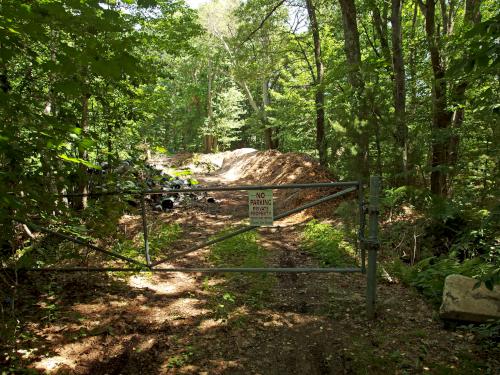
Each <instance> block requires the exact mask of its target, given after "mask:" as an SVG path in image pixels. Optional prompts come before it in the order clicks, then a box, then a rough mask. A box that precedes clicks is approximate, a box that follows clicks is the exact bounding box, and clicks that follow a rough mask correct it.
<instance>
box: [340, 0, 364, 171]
mask: <svg viewBox="0 0 500 375" xmlns="http://www.w3.org/2000/svg"><path fill="white" fill-rule="evenodd" d="M339 3H340V8H341V11H342V24H343V29H344V50H345V54H346V60H347V69H348V70H347V80H348V82H349V84H350V85H351V87H352V89H353V92H354V95H353V101H354V106H353V107H354V108H355V117H356V118H355V119H354V121H353V123H352V124H351V129H350V131H351V132H352V133H353V135H354V136H355V137H356V139H357V146H358V152H357V169H358V171H357V174H358V175H359V177H360V178H362V179H364V180H366V179H367V178H368V176H369V175H370V168H369V164H368V144H369V136H368V134H367V131H366V127H365V124H364V122H366V119H367V114H366V103H365V99H364V81H363V79H362V77H361V50H360V46H359V32H358V26H357V22H356V5H355V3H354V0H339ZM356 128H357V129H356Z"/></svg>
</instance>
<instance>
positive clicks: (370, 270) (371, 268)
mask: <svg viewBox="0 0 500 375" xmlns="http://www.w3.org/2000/svg"><path fill="white" fill-rule="evenodd" d="M339 187H344V188H345V189H343V190H341V191H339V192H336V193H334V194H330V195H327V196H325V197H322V198H319V199H317V200H314V201H312V202H309V203H307V204H304V205H302V206H299V207H297V208H294V209H292V210H289V211H286V212H283V213H281V214H278V215H276V216H274V220H280V219H283V218H285V217H287V216H290V215H293V214H295V213H298V212H300V211H303V210H305V209H308V208H311V207H314V206H317V205H319V204H322V203H325V202H328V201H331V200H333V199H336V198H338V197H341V196H343V195H346V194H349V193H352V192H354V191H356V190H357V191H358V205H359V229H358V248H359V249H360V252H361V267H360V268H356V267H352V268H350V267H345V268H338V267H330V268H320V267H303V268H277V267H269V268H214V267H211V268H181V267H169V268H160V267H157V266H158V265H160V264H162V263H165V262H168V261H170V260H173V259H175V258H178V257H180V256H182V255H186V254H189V253H192V252H195V251H197V250H200V249H202V248H204V247H207V246H210V245H213V244H215V243H217V242H221V241H224V240H226V239H228V238H231V237H234V236H237V235H239V234H241V233H245V232H248V231H251V230H255V229H257V228H259V226H253V225H246V226H242V227H240V228H238V229H237V230H235V231H233V232H230V233H227V234H225V235H223V236H220V237H218V238H215V239H212V240H209V241H206V242H203V243H201V244H199V245H196V246H193V247H191V248H188V249H186V250H183V251H180V252H177V253H175V254H173V255H171V256H168V257H166V258H163V259H160V260H156V261H152V260H151V257H150V249H149V239H148V237H149V233H148V227H147V215H146V211H147V210H146V202H145V197H146V196H147V195H155V194H168V193H196V192H212V191H249V190H263V189H272V190H279V189H311V188H339ZM379 191H380V177H377V176H373V177H371V178H370V195H369V205H368V207H366V205H365V200H364V194H363V185H362V184H361V183H360V182H358V181H347V182H327V183H315V184H288V185H243V186H227V187H206V188H205V187H199V188H189V189H167V190H144V191H116V192H102V193H88V194H66V195H65V197H76V196H83V195H85V196H103V195H125V194H132V195H136V196H139V197H140V202H141V215H142V227H143V236H144V256H145V260H146V263H142V262H140V261H137V260H136V259H133V258H129V257H126V256H123V255H121V254H118V253H116V252H112V251H109V250H105V249H102V248H100V247H98V246H95V245H94V244H92V243H90V242H88V241H86V240H84V239H81V238H76V237H72V236H68V235H66V234H64V233H60V232H57V231H53V230H50V229H48V228H44V227H40V226H38V225H35V224H32V223H28V222H24V221H21V220H18V221H19V222H22V223H23V224H26V225H27V226H28V227H30V228H31V229H32V230H34V231H40V232H45V233H50V234H52V235H55V236H58V237H60V238H63V239H65V240H68V241H72V242H75V243H78V244H80V245H84V246H87V247H88V248H90V249H92V250H94V251H97V252H101V253H103V254H105V255H108V256H111V257H114V258H117V259H121V260H123V261H125V262H127V263H129V264H133V265H136V266H137V267H135V268H134V267H129V268H127V267H121V268H120V267H103V268H96V267H46V268H30V269H27V271H36V272H80V271H86V272H115V271H120V272H124V271H125V272H128V271H130V272H143V271H146V272H201V273H219V272H221V273H226V272H251V273H257V272H266V273H271V272H272V273H333V272H336V273H350V272H361V273H363V274H365V273H366V275H367V289H366V311H367V317H368V318H370V319H372V318H374V314H375V300H376V268H377V251H378V248H379V242H378V208H379ZM366 214H368V217H369V219H368V223H369V231H368V238H365V222H366V221H365V218H366ZM366 252H368V265H367V266H366Z"/></svg>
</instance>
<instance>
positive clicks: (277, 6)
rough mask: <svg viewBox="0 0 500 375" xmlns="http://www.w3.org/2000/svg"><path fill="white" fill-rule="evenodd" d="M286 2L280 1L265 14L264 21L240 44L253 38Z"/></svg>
mask: <svg viewBox="0 0 500 375" xmlns="http://www.w3.org/2000/svg"><path fill="white" fill-rule="evenodd" d="M285 1H286V0H280V1H279V2H278V3H277V4H276V5H275V6H274V7H273V9H271V11H270V12H269V13H267V14H266V16H265V17H264V19H263V20H262V21H261V22H260V24H259V26H258V27H257V28H256V29H255V30H253V31H252V32H251V33H250V34H248V36H247V37H246V38H245V40H244V41H243V42H242V43H241V44H245V43H246V42H248V41H249V40H250V38H251V37H252V36H254V34H255V33H256V32H257V31H259V30H260V29H261V28H262V26H264V24H265V23H266V21H267V20H268V19H269V17H271V16H272V15H273V13H274V12H276V10H277V9H278V8H279V7H280V6H282V5H283V3H284V2H285Z"/></svg>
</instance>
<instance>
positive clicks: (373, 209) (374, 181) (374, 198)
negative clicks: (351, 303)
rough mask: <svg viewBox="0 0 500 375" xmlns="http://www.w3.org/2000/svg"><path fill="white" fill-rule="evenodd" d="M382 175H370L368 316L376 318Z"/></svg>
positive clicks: (367, 277)
mask: <svg viewBox="0 0 500 375" xmlns="http://www.w3.org/2000/svg"><path fill="white" fill-rule="evenodd" d="M379 195H380V176H371V177H370V202H369V207H368V225H369V228H368V241H366V245H367V247H368V270H367V276H366V283H367V286H366V316H367V317H368V319H374V318H375V301H376V298H377V251H378V248H379V242H378V214H379Z"/></svg>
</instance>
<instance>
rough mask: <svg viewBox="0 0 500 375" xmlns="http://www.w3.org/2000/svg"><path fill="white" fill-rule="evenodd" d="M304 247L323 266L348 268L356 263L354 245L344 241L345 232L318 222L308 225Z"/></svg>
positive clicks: (305, 230)
mask: <svg viewBox="0 0 500 375" xmlns="http://www.w3.org/2000/svg"><path fill="white" fill-rule="evenodd" d="M302 247H303V248H304V249H305V250H306V251H308V252H310V253H311V254H313V255H314V256H315V257H316V258H318V260H319V261H320V262H321V264H322V265H323V266H346V265H352V264H353V263H354V264H355V263H356V261H355V257H356V253H355V251H354V249H353V247H352V245H351V244H350V243H349V242H347V241H346V240H345V239H344V233H343V231H342V230H339V229H336V228H334V227H332V226H331V225H330V224H327V223H320V222H319V221H317V220H311V221H310V222H309V223H307V225H306V227H305V229H304V233H303V242H302Z"/></svg>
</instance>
